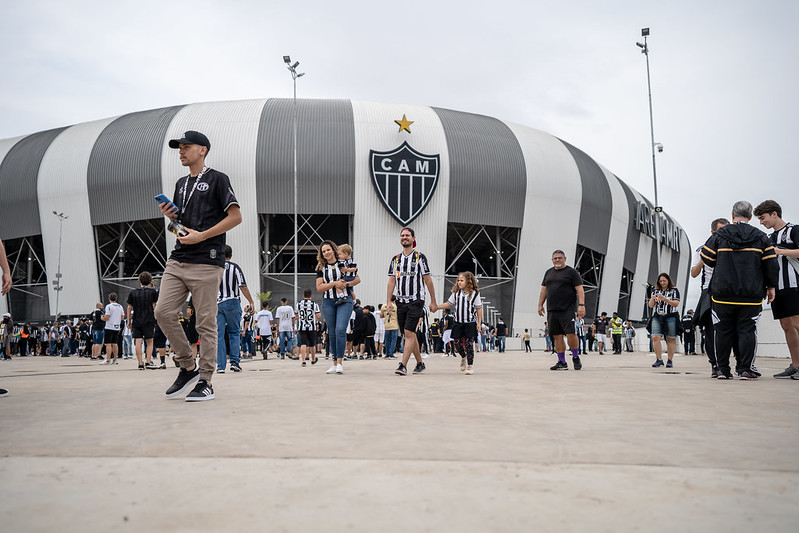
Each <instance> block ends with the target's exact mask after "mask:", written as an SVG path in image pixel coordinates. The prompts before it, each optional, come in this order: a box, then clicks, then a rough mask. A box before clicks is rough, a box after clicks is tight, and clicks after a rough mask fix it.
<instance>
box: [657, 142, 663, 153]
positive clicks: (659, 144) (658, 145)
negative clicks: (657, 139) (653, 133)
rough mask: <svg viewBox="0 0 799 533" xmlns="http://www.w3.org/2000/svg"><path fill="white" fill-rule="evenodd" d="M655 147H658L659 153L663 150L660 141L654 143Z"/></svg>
mask: <svg viewBox="0 0 799 533" xmlns="http://www.w3.org/2000/svg"><path fill="white" fill-rule="evenodd" d="M655 148H657V149H658V152H661V153H662V152H663V145H662V144H661V143H657V144H655Z"/></svg>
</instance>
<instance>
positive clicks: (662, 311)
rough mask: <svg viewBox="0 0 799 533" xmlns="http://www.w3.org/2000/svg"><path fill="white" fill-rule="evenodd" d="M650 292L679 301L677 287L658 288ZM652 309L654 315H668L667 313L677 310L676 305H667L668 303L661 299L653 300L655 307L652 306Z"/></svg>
mask: <svg viewBox="0 0 799 533" xmlns="http://www.w3.org/2000/svg"><path fill="white" fill-rule="evenodd" d="M652 294H660V295H662V296H665V297H666V298H668V299H669V300H678V301H679V299H680V291H679V289H677V287H673V288H671V289H666V290H665V291H662V290H660V289H655V290H653V291H652ZM653 310H654V311H655V314H656V315H668V314H673V313H676V312H677V311H678V308H677V307H672V306H671V305H669V304H668V303H666V302H664V301H663V300H657V301H656V302H655V307H654V308H653Z"/></svg>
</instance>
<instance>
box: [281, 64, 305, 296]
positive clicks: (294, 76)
mask: <svg viewBox="0 0 799 533" xmlns="http://www.w3.org/2000/svg"><path fill="white" fill-rule="evenodd" d="M283 62H284V63H286V68H288V69H289V72H291V79H292V80H294V119H293V120H292V123H293V127H294V136H293V142H292V145H293V146H292V149H293V152H294V304H295V305H296V304H297V302H298V301H299V297H298V293H297V291H298V287H299V282H298V280H297V272H298V266H299V265H298V261H297V259H298V258H297V234H298V233H299V224H298V220H297V219H298V215H297V213H298V208H297V205H298V193H297V78H300V77H302V76H305V73H304V72H300V73H297V67H298V66H299V64H300V62H299V61H295V62H294V64H292V63H291V57H290V56H283Z"/></svg>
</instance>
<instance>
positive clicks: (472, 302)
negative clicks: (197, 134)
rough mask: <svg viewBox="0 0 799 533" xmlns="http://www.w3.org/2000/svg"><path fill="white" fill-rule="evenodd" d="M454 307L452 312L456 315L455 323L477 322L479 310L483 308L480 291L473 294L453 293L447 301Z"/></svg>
mask: <svg viewBox="0 0 799 533" xmlns="http://www.w3.org/2000/svg"><path fill="white" fill-rule="evenodd" d="M447 302H449V304H450V305H451V306H452V307H451V309H452V312H453V313H454V314H455V322H461V323H465V322H477V309H478V308H480V307H483V299H482V298H480V291H474V292H472V293H467V292H463V291H462V290H460V289H459V290H458V292H453V293H452V294H450V296H449V300H447Z"/></svg>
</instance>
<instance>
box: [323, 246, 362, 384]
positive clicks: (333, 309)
mask: <svg viewBox="0 0 799 533" xmlns="http://www.w3.org/2000/svg"><path fill="white" fill-rule="evenodd" d="M337 248H338V247H337V246H336V243H334V242H333V241H329V240H327V241H323V242H322V244H321V245H320V246H319V253H318V254H317V255H316V261H317V263H316V290H317V291H319V292H321V293H322V316H324V318H325V324H326V325H327V335H328V337H329V339H330V351H331V352H333V361H332V363H333V364H332V366H331V367H330V368H329V369H328V370H327V373H328V374H342V373H344V369H343V368H342V366H341V363H342V362H343V361H344V350H345V349H346V347H347V323H348V322H349V319H350V315H351V314H352V306H353V302H352V297H351V296H350V295H349V291H347V289H348V288H350V287H354V286H355V285H358V284H359V283H360V282H361V278H360V276H358V275H357V274H356V275H355V279H353V280H352V281H344V280H343V279H341V278H342V277H343V273H342V272H341V270H339V266H338V249H337ZM336 292H345V293H346V294H347V297H346V301H345V302H344V303H342V304H340V305H336V299H337V294H336Z"/></svg>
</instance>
